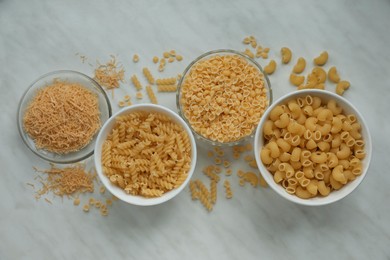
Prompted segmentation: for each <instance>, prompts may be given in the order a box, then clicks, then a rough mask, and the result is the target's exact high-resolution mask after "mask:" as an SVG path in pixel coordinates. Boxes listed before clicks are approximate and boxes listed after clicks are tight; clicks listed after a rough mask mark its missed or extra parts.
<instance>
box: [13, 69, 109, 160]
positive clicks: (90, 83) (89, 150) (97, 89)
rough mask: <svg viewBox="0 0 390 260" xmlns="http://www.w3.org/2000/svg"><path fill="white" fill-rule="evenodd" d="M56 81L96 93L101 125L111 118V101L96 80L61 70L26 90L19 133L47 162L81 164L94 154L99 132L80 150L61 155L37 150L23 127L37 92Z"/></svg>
mask: <svg viewBox="0 0 390 260" xmlns="http://www.w3.org/2000/svg"><path fill="white" fill-rule="evenodd" d="M54 80H60V81H65V82H70V83H79V84H81V85H82V86H84V87H85V88H87V89H88V90H90V91H92V92H93V93H95V94H96V95H97V97H98V102H99V110H100V121H101V122H100V123H101V125H103V124H104V122H105V121H106V120H107V119H108V118H110V116H111V114H112V110H111V104H110V101H109V99H108V97H107V95H106V92H105V91H104V90H103V88H102V87H101V86H100V85H99V84H98V83H97V82H96V81H95V80H93V79H92V78H90V77H88V76H86V75H84V74H82V73H80V72H76V71H71V70H60V71H54V72H50V73H47V74H45V75H43V76H42V77H40V78H39V79H37V80H36V81H34V82H33V83H32V84H31V85H30V86H29V88H28V89H27V90H26V92H25V93H24V94H23V96H22V98H21V100H20V103H19V108H18V115H17V118H18V122H17V123H18V129H19V133H20V136H21V137H22V140H23V142H24V143H25V144H26V145H27V147H28V148H29V149H30V150H31V151H32V152H33V153H35V154H36V155H38V156H39V157H41V158H42V159H44V160H46V161H49V162H53V163H63V164H64V163H75V162H79V161H81V160H84V159H86V158H88V157H89V156H91V155H92V154H93V151H94V147H95V142H96V137H97V135H98V132H99V130H98V131H97V132H96V133H95V134H94V136H93V138H92V140H91V141H90V142H89V143H88V144H87V145H86V146H84V147H83V148H81V149H80V150H78V151H75V152H69V153H64V154H60V153H55V152H50V151H48V150H45V149H42V148H37V147H36V145H35V143H34V140H33V139H32V138H31V137H30V136H29V135H28V134H27V132H26V131H25V129H24V127H23V117H24V114H25V110H26V109H27V107H28V105H29V104H30V102H31V101H32V99H33V98H34V97H35V95H36V93H37V91H38V90H40V89H42V88H45V87H47V86H48V85H50V84H52V82H53V81H54ZM100 127H101V126H100Z"/></svg>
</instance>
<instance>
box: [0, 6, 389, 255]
mask: <svg viewBox="0 0 390 260" xmlns="http://www.w3.org/2000/svg"><path fill="white" fill-rule="evenodd" d="M389 14H390V2H389V1H387V0H376V1H363V0H360V1H351V0H350V1H336V0H334V1H316V2H314V1H308V0H302V1H282V0H278V1H268V2H263V1H233V0H228V1H177V0H174V1H124V0H120V1H115V2H112V1H111V2H110V1H103V0H98V1H76V0H70V1H59V0H50V1H49V0H43V1H40V0H31V1H27V0H26V1H23V0H20V1H12V0H0V64H1V65H0V89H1V93H2V94H1V97H0V98H1V100H0V111H1V113H0V122H1V127H0V137H1V138H0V147H1V149H0V163H1V164H0V165H1V173H0V198H1V200H0V213H1V214H0V259H75V258H81V259H108V258H110V259H156V258H162V259H314V258H315V259H329V258H330V257H332V258H333V257H334V258H336V259H368V258H369V259H390V247H389V245H390V224H389V219H390V203H389V202H388V198H389V197H390V189H388V186H389V183H390V175H389V174H388V170H389V169H390V160H388V151H389V146H390V142H389V139H388V133H389V132H390V123H389V122H390V121H389V116H388V111H389V110H390V105H389V100H388V99H389V94H390V91H389V86H390V77H389V65H390V49H389V46H390V34H389V29H388V28H390V19H389ZM248 35H254V36H255V37H256V38H257V39H258V41H259V43H261V44H262V45H263V46H266V47H271V52H270V57H271V58H273V59H275V60H277V61H279V60H280V53H279V50H280V48H281V47H283V46H288V47H290V48H291V49H292V50H293V55H294V58H295V59H296V58H297V57H299V56H302V57H305V58H306V59H307V60H308V61H309V63H310V60H311V59H312V58H313V57H315V56H316V55H317V54H318V53H320V52H321V51H322V50H327V51H328V52H329V54H330V58H329V62H328V64H327V65H326V66H325V67H326V68H329V67H330V66H331V65H335V66H337V68H338V69H339V71H340V75H341V77H342V78H343V79H347V80H349V81H350V82H351V88H350V89H349V90H348V91H347V92H346V93H345V97H346V98H347V99H348V100H349V101H351V102H352V103H353V104H354V105H355V106H356V107H357V108H358V109H359V110H360V112H361V113H362V115H363V116H364V117H365V119H366V121H367V123H368V125H369V128H370V131H371V135H372V141H373V152H374V154H373V157H372V161H371V167H370V169H369V173H368V174H367V177H366V178H365V180H364V181H363V182H362V184H361V185H360V186H359V187H358V189H357V190H356V191H354V192H353V193H352V194H350V195H349V196H348V197H346V198H345V199H343V200H341V201H339V202H337V203H335V204H333V205H328V206H323V207H317V208H311V207H302V206H297V205H295V204H292V203H289V202H287V201H285V200H284V199H282V198H281V197H279V196H278V195H277V194H276V193H275V192H273V191H272V190H271V189H260V188H257V189H253V188H252V187H250V186H249V185H246V186H245V187H240V186H239V185H238V179H237V176H236V175H235V174H233V176H231V177H230V178H231V182H232V185H233V187H232V188H233V191H234V198H233V199H232V200H231V201H227V200H225V199H224V197H223V189H222V188H220V189H219V191H218V192H219V193H218V195H219V197H218V202H217V204H216V206H215V208H214V210H213V211H212V212H211V213H207V212H206V211H205V210H204V208H202V206H201V205H200V203H199V202H193V201H191V199H190V195H189V192H188V189H185V190H184V191H183V192H182V193H181V194H179V195H178V197H176V198H174V199H173V200H171V201H169V202H167V203H165V204H162V205H159V206H154V207H137V206H130V205H127V204H125V203H122V202H117V203H115V204H114V205H113V207H112V208H111V209H110V214H109V216H108V217H106V218H103V217H101V216H100V215H99V214H97V212H96V211H95V212H90V213H88V214H85V213H84V212H82V210H81V208H80V207H74V206H73V204H72V201H71V200H67V199H64V200H63V201H61V199H52V198H51V197H50V196H49V198H50V199H52V200H53V204H52V205H50V204H48V203H46V202H45V201H44V200H43V199H41V200H39V201H36V200H35V199H34V191H33V190H32V189H31V187H29V186H28V185H26V183H27V182H34V180H33V178H34V171H33V170H32V166H37V167H41V168H45V167H48V164H47V163H46V162H43V161H42V160H40V159H39V158H37V157H36V156H35V155H33V154H32V153H31V152H30V151H29V150H28V149H27V148H26V147H25V146H24V144H23V143H22V141H21V139H20V137H19V134H18V132H17V127H16V111H17V105H18V102H19V99H20V97H21V96H22V94H23V93H24V91H25V90H26V88H27V87H28V86H29V84H30V83H31V82H32V81H33V80H35V79H36V78H38V77H39V76H41V75H43V74H45V73H47V72H50V71H53V70H58V69H73V70H77V71H80V72H83V73H86V74H88V75H92V74H93V67H94V66H95V64H96V59H99V60H100V61H102V62H104V61H106V60H108V59H109V55H110V54H114V55H117V57H118V60H119V61H120V62H121V63H122V64H123V66H124V68H125V70H126V78H127V79H128V78H130V76H131V75H132V74H134V73H136V74H139V75H140V76H141V70H142V67H143V66H148V67H150V68H151V69H152V72H153V73H154V74H156V75H159V76H172V75H177V74H178V73H182V72H183V71H184V69H185V67H186V66H187V65H188V64H189V62H190V61H191V60H193V59H194V58H196V57H197V56H199V55H200V54H202V53H204V52H206V51H209V50H213V49H220V48H231V49H237V50H244V49H245V46H244V45H243V44H242V42H241V41H242V39H243V38H244V37H245V36H248ZM170 49H175V50H176V51H177V52H179V53H181V54H182V55H183V57H184V60H183V61H182V62H181V63H178V62H175V63H173V64H168V65H167V69H166V71H165V72H164V73H163V74H158V73H157V70H156V65H154V64H153V63H152V61H151V59H152V57H153V56H154V55H157V56H160V55H161V54H162V52H163V51H166V50H170ZM75 53H80V54H81V55H85V56H86V57H87V60H86V61H85V63H82V62H81V60H80V58H79V57H78V56H76V55H75ZM135 53H137V54H138V55H139V56H140V62H139V63H138V64H134V63H133V62H132V61H131V59H132V56H133V54H135ZM259 62H260V63H261V65H266V63H267V62H266V61H264V60H261V59H259ZM89 63H91V64H92V65H93V66H92V67H91V66H90V65H89ZM309 63H308V64H309ZM311 67H312V64H309V67H308V68H307V70H306V71H308V69H309V68H310V69H311ZM291 68H292V65H291V64H290V65H281V64H279V65H278V69H277V71H276V72H275V74H273V75H272V76H270V80H271V84H272V87H273V93H274V98H275V99H276V98H278V97H281V96H282V95H284V94H286V93H288V92H291V91H293V90H294V88H293V87H291V86H290V84H289V83H288V75H289V72H290V71H291ZM142 80H143V79H142ZM145 83H146V82H145ZM132 88H133V87H131V86H130V84H129V83H128V82H127V83H124V84H123V85H122V86H121V88H120V89H119V90H118V91H117V92H116V93H115V96H114V98H112V97H111V100H112V104H113V108H114V111H117V110H118V109H119V107H118V106H117V105H116V104H117V102H118V101H119V100H120V98H121V97H123V96H124V95H125V94H128V93H130V94H131V95H133V96H134V92H133V89H132ZM333 88H334V85H331V84H329V90H333ZM158 99H159V103H160V104H163V105H165V106H167V107H169V108H171V109H173V110H176V104H175V95H174V94H159V95H158ZM133 100H134V98H133ZM135 102H147V97H144V99H143V100H141V101H135ZM198 157H199V160H198V168H197V172H196V173H195V177H199V178H203V177H204V176H202V174H201V172H200V170H201V168H202V167H203V166H205V165H208V164H210V163H211V161H210V159H209V158H207V156H205V152H204V150H201V149H200V151H199V154H198ZM88 163H91V160H89V161H88ZM232 168H233V170H234V172H236V171H237V170H238V169H239V168H242V169H248V170H249V168H248V166H247V165H246V163H245V162H244V161H243V160H241V161H239V162H235V163H234V165H233V166H232ZM95 213H96V214H95Z"/></svg>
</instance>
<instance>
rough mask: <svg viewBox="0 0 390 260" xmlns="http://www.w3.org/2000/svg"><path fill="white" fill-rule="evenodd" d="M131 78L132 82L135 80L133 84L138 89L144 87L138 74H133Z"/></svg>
mask: <svg viewBox="0 0 390 260" xmlns="http://www.w3.org/2000/svg"><path fill="white" fill-rule="evenodd" d="M130 79H131V82H133V85H134V87H135V88H136V89H137V90H141V89H142V85H141V82H140V81H139V80H138V77H137V76H136V75H133V76H131V78H130Z"/></svg>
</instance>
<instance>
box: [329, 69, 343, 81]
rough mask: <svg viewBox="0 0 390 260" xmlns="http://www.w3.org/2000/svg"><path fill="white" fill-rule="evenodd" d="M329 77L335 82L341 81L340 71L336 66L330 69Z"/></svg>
mask: <svg viewBox="0 0 390 260" xmlns="http://www.w3.org/2000/svg"><path fill="white" fill-rule="evenodd" d="M328 79H329V80H330V81H332V82H333V83H339V81H340V76H339V73H338V72H337V69H336V67H334V66H333V67H331V68H330V69H329V71H328Z"/></svg>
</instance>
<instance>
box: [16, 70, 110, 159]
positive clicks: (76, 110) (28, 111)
mask: <svg viewBox="0 0 390 260" xmlns="http://www.w3.org/2000/svg"><path fill="white" fill-rule="evenodd" d="M111 114H112V111H111V104H110V101H109V99H108V97H107V95H106V93H105V91H104V90H103V89H102V87H101V86H100V85H99V84H98V83H97V82H96V81H94V80H93V79H92V78H90V77H88V76H86V75H84V74H82V73H79V72H76V71H70V70H61V71H54V72H50V73H48V74H45V75H43V76H42V77H40V78H39V79H37V80H36V81H34V82H33V83H32V84H31V85H30V87H29V88H28V89H27V90H26V92H25V93H24V94H23V96H22V98H21V101H20V103H19V108H18V129H19V133H20V136H21V137H22V140H23V142H24V143H25V144H26V145H27V147H28V148H29V149H30V150H31V151H32V152H33V153H35V154H36V155H38V156H39V157H41V158H42V159H44V160H46V161H50V162H53V163H74V162H78V161H81V160H84V159H86V158H88V157H89V156H91V155H92V154H93V151H94V144H95V141H96V137H97V134H98V132H99V130H100V128H101V126H102V125H103V124H104V122H105V121H106V120H107V119H108V118H109V117H110V116H111Z"/></svg>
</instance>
